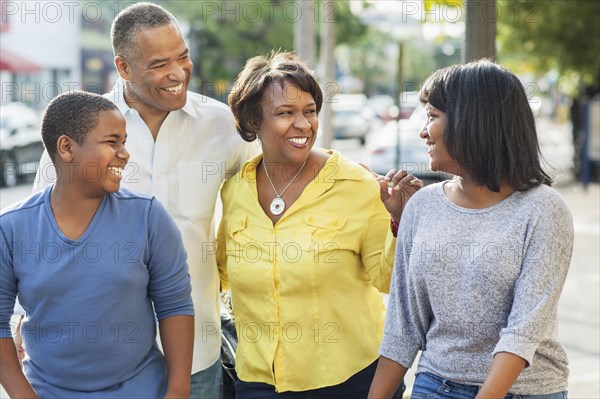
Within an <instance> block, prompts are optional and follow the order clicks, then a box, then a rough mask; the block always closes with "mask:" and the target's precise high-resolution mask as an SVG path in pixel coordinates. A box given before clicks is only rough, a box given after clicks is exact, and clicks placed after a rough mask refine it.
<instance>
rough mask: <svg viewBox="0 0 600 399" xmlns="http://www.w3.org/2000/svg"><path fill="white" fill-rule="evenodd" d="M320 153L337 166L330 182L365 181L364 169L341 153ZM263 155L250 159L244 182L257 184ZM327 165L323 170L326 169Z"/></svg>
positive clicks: (329, 177) (246, 166)
mask: <svg viewBox="0 0 600 399" xmlns="http://www.w3.org/2000/svg"><path fill="white" fill-rule="evenodd" d="M317 150H319V151H324V152H326V153H327V154H329V155H331V157H330V158H329V159H328V160H327V163H332V164H337V168H336V169H335V173H333V174H331V175H330V176H328V179H327V180H328V181H334V180H361V179H364V177H365V175H364V171H363V170H362V168H357V167H356V163H354V162H352V161H351V160H349V159H348V158H346V157H345V156H343V155H342V154H340V153H339V152H337V151H335V150H325V149H321V148H317ZM262 157H263V156H262V154H258V155H257V156H255V157H254V158H251V159H249V160H248V161H247V162H246V163H245V164H244V166H243V167H242V170H241V172H240V173H241V177H242V179H243V180H244V181H249V182H256V167H257V166H258V164H259V163H260V161H261V160H262ZM326 167H327V165H325V166H324V167H323V168H326Z"/></svg>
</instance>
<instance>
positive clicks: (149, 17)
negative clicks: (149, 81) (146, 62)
mask: <svg viewBox="0 0 600 399" xmlns="http://www.w3.org/2000/svg"><path fill="white" fill-rule="evenodd" d="M170 23H174V24H175V25H177V20H176V19H175V17H174V16H173V14H171V13H170V12H169V11H167V10H165V9H164V8H163V7H162V6H160V5H158V4H154V3H136V4H132V5H130V6H128V7H126V8H124V9H123V10H122V11H121V12H120V13H119V14H118V15H117V16H116V17H115V20H114V21H113V23H112V27H111V29H110V37H111V40H112V46H113V52H114V53H115V56H117V55H118V56H120V57H123V58H124V59H125V60H126V61H127V62H132V61H134V60H136V59H137V57H138V56H139V55H141V52H140V50H139V48H138V46H137V41H136V37H137V34H138V33H139V32H141V31H143V30H147V29H154V28H159V27H161V26H164V25H168V24H170Z"/></svg>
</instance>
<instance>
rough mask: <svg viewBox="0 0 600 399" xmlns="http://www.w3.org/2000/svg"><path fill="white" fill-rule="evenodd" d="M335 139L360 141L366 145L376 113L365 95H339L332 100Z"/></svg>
mask: <svg viewBox="0 0 600 399" xmlns="http://www.w3.org/2000/svg"><path fill="white" fill-rule="evenodd" d="M332 100H333V101H332V104H331V108H332V110H333V130H334V138H335V139H336V140H341V139H358V140H359V141H360V144H361V145H364V144H365V142H366V140H367V133H369V126H370V124H369V121H370V119H372V118H373V117H374V112H373V111H372V110H371V109H370V108H369V107H367V97H366V96H365V95H364V94H337V95H336V96H335V97H333V99H332Z"/></svg>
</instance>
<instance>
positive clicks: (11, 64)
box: [0, 48, 42, 73]
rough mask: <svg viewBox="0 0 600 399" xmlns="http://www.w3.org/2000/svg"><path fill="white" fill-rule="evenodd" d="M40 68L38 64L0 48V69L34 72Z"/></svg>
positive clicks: (14, 71) (15, 71)
mask: <svg viewBox="0 0 600 399" xmlns="http://www.w3.org/2000/svg"><path fill="white" fill-rule="evenodd" d="M41 70H42V67H41V66H39V65H38V64H36V63H34V62H32V61H29V60H27V59H26V58H23V57H21V56H20V55H16V54H15V53H12V52H10V51H7V50H5V49H3V48H0V71H10V72H13V73H35V72H39V71H41Z"/></svg>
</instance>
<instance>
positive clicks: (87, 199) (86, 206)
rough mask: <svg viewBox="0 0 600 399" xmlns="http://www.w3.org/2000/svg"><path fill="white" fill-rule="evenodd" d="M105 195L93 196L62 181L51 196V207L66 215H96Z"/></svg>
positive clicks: (57, 183)
mask: <svg viewBox="0 0 600 399" xmlns="http://www.w3.org/2000/svg"><path fill="white" fill-rule="evenodd" d="M103 199H104V195H101V196H91V195H86V193H85V192H83V191H81V190H79V189H76V188H75V187H73V185H72V184H70V183H66V184H63V183H62V182H61V181H60V180H59V181H57V182H56V184H55V185H54V187H53V188H52V193H51V194H50V205H51V206H52V210H53V211H55V212H56V210H58V211H61V210H63V211H64V212H65V214H69V215H73V217H76V216H83V215H86V214H89V213H92V214H93V213H95V212H96V209H98V206H100V204H101V203H102V200H103Z"/></svg>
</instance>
